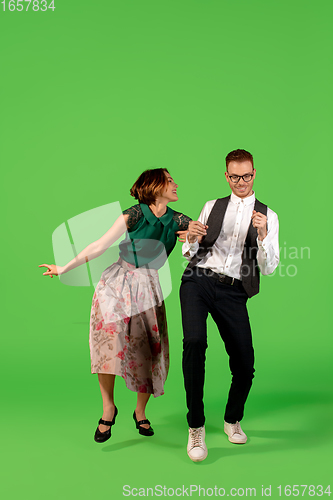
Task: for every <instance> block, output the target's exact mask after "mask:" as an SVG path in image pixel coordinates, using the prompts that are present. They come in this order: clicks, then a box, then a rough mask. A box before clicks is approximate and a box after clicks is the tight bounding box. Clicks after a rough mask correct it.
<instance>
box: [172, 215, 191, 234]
mask: <svg viewBox="0 0 333 500" xmlns="http://www.w3.org/2000/svg"><path fill="white" fill-rule="evenodd" d="M173 220H174V221H175V222H176V223H177V225H178V230H179V231H187V229H188V223H189V222H190V221H191V220H192V219H191V217H187V215H184V214H182V213H181V212H175V213H174V214H173Z"/></svg>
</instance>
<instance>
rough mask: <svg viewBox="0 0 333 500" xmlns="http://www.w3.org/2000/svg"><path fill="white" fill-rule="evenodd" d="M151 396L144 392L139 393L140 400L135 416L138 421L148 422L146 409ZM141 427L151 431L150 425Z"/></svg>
mask: <svg viewBox="0 0 333 500" xmlns="http://www.w3.org/2000/svg"><path fill="white" fill-rule="evenodd" d="M150 396H151V394H146V393H143V392H138V399H137V403H136V408H135V415H136V419H137V420H146V418H147V417H146V413H145V409H146V406H147V403H148V399H149V398H150ZM141 427H144V428H145V429H149V425H148V424H143V425H141Z"/></svg>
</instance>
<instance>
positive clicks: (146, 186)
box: [130, 168, 169, 205]
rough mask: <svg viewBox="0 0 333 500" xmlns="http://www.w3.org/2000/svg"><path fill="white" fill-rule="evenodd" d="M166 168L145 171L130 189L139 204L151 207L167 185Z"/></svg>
mask: <svg viewBox="0 0 333 500" xmlns="http://www.w3.org/2000/svg"><path fill="white" fill-rule="evenodd" d="M166 172H167V173H169V172H168V170H167V169H166V168H153V169H151V170H145V171H144V172H142V174H141V175H140V176H139V177H138V179H137V180H136V181H135V182H134V184H133V186H132V187H131V190H130V193H131V196H133V197H134V198H135V199H136V200H138V201H139V203H145V204H146V205H152V204H154V203H155V201H156V198H157V197H158V196H159V195H160V194H161V191H162V190H163V188H165V186H166V185H167V182H168V180H167V177H166V175H165V174H166Z"/></svg>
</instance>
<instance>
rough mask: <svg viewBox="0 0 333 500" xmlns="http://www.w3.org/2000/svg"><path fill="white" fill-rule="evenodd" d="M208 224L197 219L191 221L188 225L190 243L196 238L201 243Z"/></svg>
mask: <svg viewBox="0 0 333 500" xmlns="http://www.w3.org/2000/svg"><path fill="white" fill-rule="evenodd" d="M207 228H208V226H204V225H203V224H201V222H199V221H197V220H191V222H190V223H189V225H188V237H187V239H188V241H189V243H194V242H195V241H196V240H198V241H199V243H201V240H202V238H203V237H204V236H206V234H207V231H206V229H207Z"/></svg>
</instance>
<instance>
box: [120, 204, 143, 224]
mask: <svg viewBox="0 0 333 500" xmlns="http://www.w3.org/2000/svg"><path fill="white" fill-rule="evenodd" d="M123 215H128V221H127V229H129V230H131V229H132V228H133V227H134V226H135V224H137V223H138V222H139V220H140V219H141V217H142V216H143V212H142V209H141V207H140V205H133V207H131V208H128V209H127V210H124V211H123Z"/></svg>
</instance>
